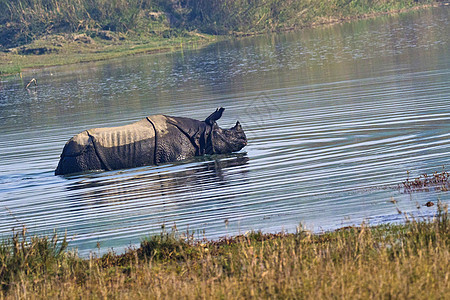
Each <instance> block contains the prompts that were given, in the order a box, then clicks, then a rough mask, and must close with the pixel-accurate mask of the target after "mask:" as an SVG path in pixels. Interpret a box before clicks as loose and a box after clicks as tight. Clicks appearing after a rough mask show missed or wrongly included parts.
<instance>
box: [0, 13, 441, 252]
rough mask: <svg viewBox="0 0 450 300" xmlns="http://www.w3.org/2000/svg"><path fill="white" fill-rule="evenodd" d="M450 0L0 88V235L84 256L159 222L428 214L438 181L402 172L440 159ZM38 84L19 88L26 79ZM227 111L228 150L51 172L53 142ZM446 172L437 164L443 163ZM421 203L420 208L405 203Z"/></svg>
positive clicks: (224, 225) (185, 224)
mask: <svg viewBox="0 0 450 300" xmlns="http://www.w3.org/2000/svg"><path fill="white" fill-rule="evenodd" d="M448 13H449V9H448V7H441V8H436V9H431V10H426V11H418V12H413V13H407V14H402V15H398V16H390V17H389V16H386V17H381V18H377V19H374V20H364V21H359V22H353V23H348V24H342V25H337V26H332V27H328V28H318V29H312V30H306V31H302V32H296V33H285V34H277V35H268V36H259V37H254V38H248V39H240V40H236V41H226V42H221V43H218V44H215V45H211V46H209V47H206V48H203V49H198V50H189V51H181V52H178V53H173V54H163V55H152V56H139V57H130V58H125V59H120V60H114V61H108V62H102V63H93V64H82V65H75V66H68V67H57V68H47V69H42V70H35V71H30V72H27V73H24V77H23V79H20V78H19V77H17V78H9V79H3V81H2V82H1V84H0V130H1V132H0V198H1V200H0V201H1V202H0V203H1V205H0V233H1V234H2V235H10V233H11V229H12V228H16V229H18V228H21V226H23V225H25V226H26V227H27V228H28V230H29V231H30V232H31V233H38V234H42V233H46V234H49V233H52V231H53V230H54V229H56V230H58V231H59V232H64V231H65V230H67V233H68V235H69V237H71V238H73V241H72V242H71V244H72V246H74V247H78V248H79V250H80V252H81V253H82V254H86V253H89V251H90V250H95V248H96V245H97V242H100V247H101V251H105V250H106V249H108V248H111V247H114V249H116V250H118V251H121V249H123V248H124V247H126V246H128V245H130V244H137V243H139V241H140V239H141V238H142V237H144V236H146V235H148V234H150V233H156V232H160V228H161V225H162V224H166V226H167V227H171V226H173V225H174V224H176V226H177V227H178V229H179V230H182V231H184V230H186V228H189V230H191V231H195V232H196V233H197V235H198V236H200V237H201V236H203V235H205V236H206V237H208V238H213V239H214V238H218V237H221V236H224V235H234V234H238V233H244V232H246V231H248V230H252V229H253V230H263V231H265V232H275V231H280V230H288V231H290V232H292V231H294V230H295V228H296V226H298V225H299V224H300V223H303V224H304V225H305V226H306V227H307V228H309V229H312V230H315V231H321V230H330V229H334V228H337V227H341V226H345V225H350V224H360V223H361V222H362V221H363V220H366V221H367V222H369V223H372V224H376V223H380V222H399V221H402V220H404V216H403V215H400V214H398V213H397V208H396V205H394V204H392V203H391V202H390V200H391V198H392V197H393V198H394V199H395V200H396V201H397V207H398V209H399V210H401V211H402V212H406V213H414V214H416V215H425V216H430V215H432V214H433V213H434V212H435V211H436V206H433V207H430V208H428V207H425V206H423V204H424V203H426V202H427V201H433V202H435V203H436V202H437V201H438V200H441V201H443V202H446V203H449V200H450V194H449V192H446V191H439V190H436V189H430V190H429V191H426V192H416V193H405V192H404V191H403V190H402V189H398V188H397V185H398V184H401V183H402V181H403V180H405V179H406V177H407V172H410V173H409V176H410V177H411V178H414V177H417V176H419V175H420V174H423V173H432V172H434V171H441V170H442V167H443V166H444V165H447V166H448V163H449V161H450V151H449V150H450V130H449V129H450V44H449V39H450V24H449V17H448ZM32 77H35V78H37V80H38V86H37V88H31V89H29V90H25V89H24V85H26V83H27V82H28V81H29V80H30V79H31V78H32ZM219 106H223V107H226V111H225V113H224V116H223V118H222V119H221V120H220V121H219V124H220V125H221V126H223V127H230V126H232V125H233V124H234V123H235V122H236V120H237V119H238V120H239V121H240V122H241V123H242V125H243V127H244V129H245V130H246V132H247V135H248V139H249V144H248V146H247V147H246V148H244V149H243V151H241V152H240V153H237V154H232V155H226V156H212V157H211V156H210V157H201V158H198V159H192V160H189V161H185V162H180V163H176V164H167V165H161V166H156V167H155V166H153V167H152V166H149V167H142V168H135V169H127V170H120V171H112V172H103V173H90V174H84V175H78V176H73V177H68V178H64V177H59V176H54V175H53V171H54V169H55V167H56V165H57V163H58V159H59V155H60V153H61V150H62V148H63V146H64V144H65V142H66V141H67V140H68V139H69V138H70V137H72V136H73V135H75V134H77V133H79V132H81V131H83V130H85V129H88V128H92V127H100V126H102V127H103V126H118V125H123V124H127V123H130V122H133V121H136V120H139V119H140V118H143V117H145V116H147V115H152V114H160V113H162V114H168V115H174V116H186V117H192V118H197V119H204V118H205V117H206V116H208V115H209V114H210V113H211V112H212V111H213V110H214V109H215V108H216V107H219ZM448 169H449V168H447V170H448ZM418 207H419V208H418Z"/></svg>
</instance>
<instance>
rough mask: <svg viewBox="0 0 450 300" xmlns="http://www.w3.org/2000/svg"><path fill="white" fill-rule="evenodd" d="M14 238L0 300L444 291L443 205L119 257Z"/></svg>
mask: <svg viewBox="0 0 450 300" xmlns="http://www.w3.org/2000/svg"><path fill="white" fill-rule="evenodd" d="M15 241H16V242H14V239H13V243H12V244H11V242H7V243H3V244H2V246H1V251H0V262H1V265H2V272H3V273H2V274H6V273H4V272H5V271H3V270H11V271H9V272H10V273H9V274H11V275H9V276H5V275H2V277H1V278H2V287H3V294H0V298H2V297H5V298H19V299H20V298H24V297H27V296H29V295H33V297H37V298H49V297H54V298H94V299H97V298H108V299H109V298H112V299H156V298H158V299H159V298H166V299H179V298H182V299H199V298H206V299H217V298H219V299H243V298H256V299H263V298H289V299H299V298H300V299H330V298H333V299H369V298H377V299H385V298H386V299H387V298H395V299H440V298H442V299H443V298H445V295H448V294H449V292H450V281H449V277H450V223H449V216H448V211H447V209H446V208H445V209H444V208H442V206H440V207H439V212H438V215H437V217H436V218H434V219H432V220H428V221H417V220H412V221H411V220H410V221H408V222H407V223H406V224H404V225H383V226H378V227H374V228H370V227H366V226H364V225H362V226H361V227H351V228H345V229H342V230H338V231H336V232H330V233H326V234H322V235H314V234H311V233H309V232H307V231H304V230H301V229H299V230H298V232H297V233H295V234H285V233H280V234H262V233H258V232H256V233H249V234H247V235H243V236H238V237H234V238H227V239H222V240H220V241H217V242H203V243H200V242H194V241H193V240H192V238H191V237H189V236H187V237H185V236H182V235H180V234H179V233H177V232H171V233H167V232H163V233H162V234H161V235H158V236H155V237H150V238H148V239H146V240H144V241H143V242H142V245H141V247H140V248H138V249H132V250H129V251H127V252H126V253H125V254H123V255H115V254H114V253H109V254H107V255H104V256H103V257H101V258H93V257H91V258H90V259H80V258H77V257H75V256H73V255H68V254H67V253H66V252H64V251H61V248H60V246H57V245H58V243H55V242H54V239H50V240H49V239H47V240H42V239H34V240H32V241H31V242H29V243H22V242H20V241H18V240H17V238H15ZM49 241H50V242H49ZM16 245H18V246H16ZM60 245H63V244H60ZM14 249H16V250H14ZM38 249H41V250H39V251H38ZM43 253H44V254H43ZM5 257H7V259H5ZM5 261H6V262H7V263H5ZM15 262H17V263H15ZM2 295H3V296H2Z"/></svg>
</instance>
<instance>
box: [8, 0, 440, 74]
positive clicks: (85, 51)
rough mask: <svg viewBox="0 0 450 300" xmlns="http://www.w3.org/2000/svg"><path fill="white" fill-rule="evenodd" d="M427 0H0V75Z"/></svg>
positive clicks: (342, 17) (285, 27)
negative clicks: (0, 12)
mask: <svg viewBox="0 0 450 300" xmlns="http://www.w3.org/2000/svg"><path fill="white" fill-rule="evenodd" d="M432 3H437V2H436V1H433V0H420V1H415V0H373V1H369V0H327V1H311V0H290V1H275V0H208V1H206V0H196V1H189V0H187V1H186V0H184V1H181V0H131V1H130V0H127V1H125V0H117V1H108V0H75V1H72V0H17V1H9V0H0V11H2V12H5V13H2V14H1V15H0V41H1V43H0V75H2V74H3V75H5V74H14V73H17V72H20V70H22V69H24V68H34V67H41V66H49V65H60V64H71V63H77V62H83V61H95V60H104V59H109V58H114V57H118V56H125V55H131V54H137V53H146V52H159V51H171V50H174V49H179V48H180V47H186V46H194V47H196V46H199V45H202V44H206V43H209V42H212V41H215V40H217V39H218V38H219V36H230V35H238V36H239V35H251V34H258V33H262V32H273V31H282V30H289V29H296V28H297V29H298V28H304V27H310V26H315V25H319V24H330V23H336V22H342V21H345V20H351V19H356V18H362V17H370V16H376V15H379V14H383V13H389V12H398V11H403V10H407V9H411V8H414V7H423V6H426V5H430V4H432Z"/></svg>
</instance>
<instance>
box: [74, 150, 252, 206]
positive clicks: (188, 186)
mask: <svg viewBox="0 0 450 300" xmlns="http://www.w3.org/2000/svg"><path fill="white" fill-rule="evenodd" d="M207 158H209V157H207ZM207 158H205V157H200V158H197V159H195V160H187V161H183V162H180V163H177V165H180V166H182V165H186V164H187V165H189V162H190V161H191V163H192V162H197V163H196V164H195V167H194V168H193V167H188V168H182V169H175V170H171V169H170V168H169V169H167V170H164V169H163V170H161V169H157V170H154V171H151V170H149V171H147V172H139V171H138V172H137V173H138V174H133V173H134V172H135V171H127V170H125V171H121V172H118V173H114V172H107V173H106V174H105V173H103V174H100V173H98V174H94V175H92V176H91V177H90V178H89V176H87V177H88V178H85V177H86V175H82V177H81V178H79V176H77V177H76V178H74V179H68V180H69V185H67V186H66V188H67V189H68V190H69V191H80V192H81V193H76V194H74V197H75V199H74V200H77V199H78V200H79V199H82V200H93V201H95V202H103V203H111V204H117V203H118V202H127V201H129V200H136V199H149V198H152V199H154V198H164V197H166V198H167V199H169V198H171V197H172V196H176V195H178V194H180V191H181V192H186V191H194V190H203V191H207V190H211V189H213V187H214V186H215V185H216V184H220V185H226V184H227V181H228V178H227V176H228V175H227V169H230V168H233V167H238V172H237V174H235V175H234V176H239V177H242V179H243V178H245V174H246V173H247V172H248V171H247V169H246V168H244V166H245V165H246V164H248V157H247V156H246V154H245V153H241V154H230V155H228V157H226V156H224V155H221V156H220V159H219V158H215V159H214V160H212V161H204V162H200V161H201V160H205V159H207ZM145 169H151V167H148V168H143V169H142V170H145ZM127 173H128V174H127ZM127 175H129V176H127ZM176 202H180V201H176Z"/></svg>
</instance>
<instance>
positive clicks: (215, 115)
mask: <svg viewBox="0 0 450 300" xmlns="http://www.w3.org/2000/svg"><path fill="white" fill-rule="evenodd" d="M224 110H225V108H223V107H220V108H218V109H216V111H215V112H213V113H212V114H211V115H209V117H207V118H206V119H205V123H206V124H208V125H213V124H214V123H216V121H217V120H219V119H220V118H221V117H222V114H223V111H224Z"/></svg>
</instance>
